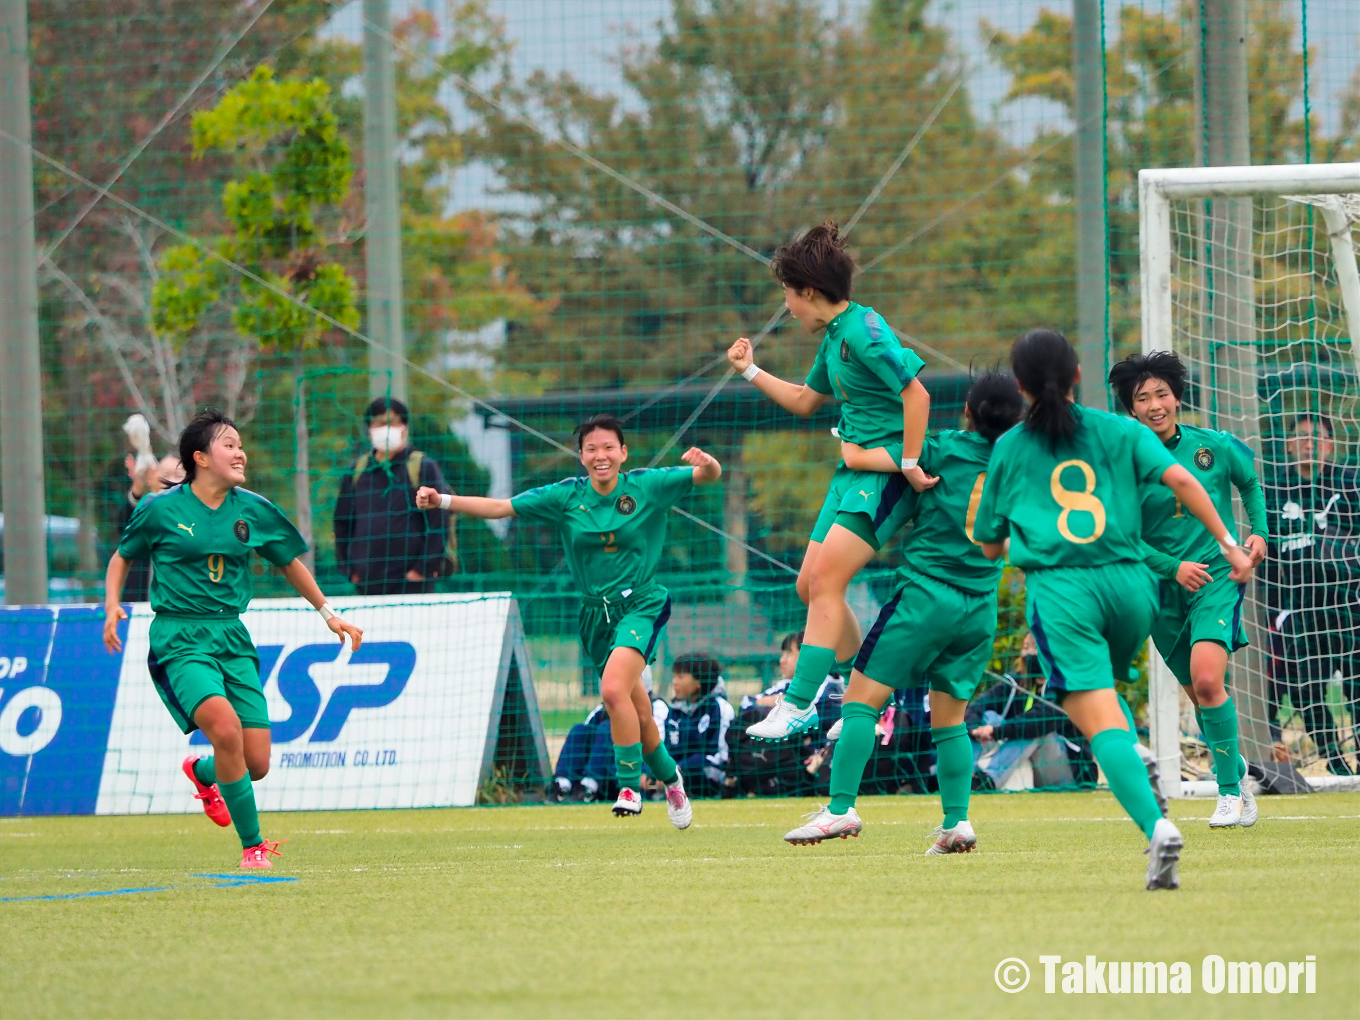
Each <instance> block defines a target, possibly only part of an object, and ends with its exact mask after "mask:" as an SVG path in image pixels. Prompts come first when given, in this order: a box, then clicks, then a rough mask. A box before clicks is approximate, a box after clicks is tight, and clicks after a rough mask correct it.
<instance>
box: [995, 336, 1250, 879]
mask: <svg viewBox="0 0 1360 1020" xmlns="http://www.w3.org/2000/svg"><path fill="white" fill-rule="evenodd" d="M1011 369H1012V371H1013V372H1014V373H1015V378H1016V381H1017V382H1018V383H1019V384H1020V389H1021V391H1022V392H1023V393H1024V395H1025V398H1026V399H1027V400H1028V401H1029V402H1030V406H1029V410H1028V412H1027V414H1026V417H1025V421H1024V422H1023V423H1022V424H1021V425H1019V426H1017V427H1016V428H1014V429H1012V430H1011V431H1010V432H1008V433H1006V435H1004V436H1002V437H1001V438H1000V439H999V440H997V443H996V449H995V450H994V451H993V452H992V459H991V465H990V467H989V469H988V473H987V482H986V484H985V485H984V486H983V490H982V501H981V504H980V505H979V507H978V513H977V519H976V521H975V523H974V531H973V534H974V537H975V538H976V539H977V540H978V541H979V542H981V543H982V544H983V551H984V552H985V553H986V554H987V555H988V556H989V557H992V558H996V559H999V558H1000V557H1001V556H1003V555H1004V554H1005V550H1006V543H1007V540H1009V546H1010V560H1011V562H1012V563H1013V564H1015V565H1016V566H1017V567H1020V568H1022V569H1023V570H1024V571H1025V578H1026V600H1025V614H1026V618H1027V621H1028V623H1029V627H1030V632H1031V633H1032V634H1033V635H1034V639H1035V642H1036V644H1037V645H1038V649H1039V661H1040V663H1041V665H1042V666H1043V670H1044V674H1045V676H1047V677H1048V689H1049V690H1051V691H1055V692H1056V693H1057V695H1058V697H1059V699H1060V700H1061V703H1062V707H1063V710H1064V711H1066V712H1067V714H1068V716H1069V717H1070V718H1071V719H1072V721H1073V722H1074V723H1075V724H1076V726H1077V728H1078V729H1080V730H1081V731H1082V733H1083V734H1085V736H1086V737H1087V739H1089V740H1090V742H1091V750H1092V751H1093V752H1094V754H1095V757H1096V761H1097V762H1098V763H1099V765H1100V767H1101V770H1102V771H1103V772H1104V773H1105V777H1106V779H1107V780H1108V782H1109V784H1110V791H1111V792H1112V793H1113V794H1114V795H1115V797H1116V799H1118V801H1119V803H1120V804H1121V805H1122V806H1123V808H1124V810H1125V811H1127V812H1128V813H1129V816H1130V817H1131V818H1132V819H1133V820H1134V822H1135V823H1136V824H1137V825H1138V827H1139V828H1140V829H1142V830H1143V833H1144V835H1146V836H1147V837H1148V839H1149V846H1148V853H1149V857H1150V860H1149V863H1148V870H1147V882H1146V885H1147V888H1148V889H1174V888H1176V887H1177V885H1178V884H1179V880H1178V879H1177V876H1176V862H1177V860H1178V858H1179V856H1180V850H1181V845H1182V841H1181V835H1180V833H1179V832H1178V831H1177V829H1176V827H1175V826H1174V825H1173V824H1172V823H1171V822H1170V820H1168V819H1165V818H1163V817H1162V816H1161V810H1160V809H1159V807H1158V804H1157V800H1156V797H1155V795H1154V794H1153V790H1152V787H1151V784H1150V782H1149V780H1148V773H1147V768H1146V766H1145V765H1144V764H1143V762H1142V760H1141V759H1140V757H1139V755H1138V752H1137V751H1136V750H1135V747H1134V744H1135V741H1136V736H1135V735H1134V733H1133V732H1132V728H1131V725H1130V720H1129V719H1128V718H1127V716H1126V714H1125V710H1124V708H1123V706H1122V703H1121V701H1120V699H1119V697H1118V695H1117V694H1116V693H1115V689H1114V684H1115V678H1116V677H1123V676H1126V675H1127V671H1128V668H1129V665H1130V663H1131V662H1132V661H1133V657H1134V655H1135V654H1137V652H1138V649H1139V648H1141V647H1142V645H1143V643H1144V642H1145V641H1146V640H1147V637H1148V634H1149V632H1150V631H1151V629H1152V621H1153V618H1154V617H1155V616H1156V613H1157V605H1158V601H1157V579H1156V577H1155V576H1154V575H1153V573H1152V571H1151V570H1150V569H1148V567H1147V565H1146V563H1145V562H1144V557H1145V550H1146V547H1145V546H1144V544H1143V540H1142V492H1141V491H1140V487H1141V486H1144V485H1149V484H1158V483H1160V484H1162V485H1165V486H1167V487H1168V488H1170V489H1171V491H1172V492H1173V493H1174V494H1175V496H1176V498H1177V499H1179V500H1180V501H1181V504H1182V505H1183V506H1184V507H1185V509H1186V510H1188V511H1189V512H1190V513H1191V514H1193V515H1194V516H1195V517H1196V518H1197V519H1198V520H1199V522H1200V523H1201V524H1202V525H1204V527H1205V528H1207V529H1208V531H1209V533H1210V534H1211V535H1212V536H1213V537H1214V538H1216V539H1217V540H1218V542H1219V543H1220V545H1221V546H1222V547H1223V554H1224V557H1225V558H1226V559H1227V560H1228V562H1229V564H1230V565H1231V566H1232V568H1233V569H1232V576H1233V577H1234V578H1235V579H1236V580H1238V581H1239V582H1245V581H1246V580H1247V578H1249V577H1250V576H1251V567H1252V564H1251V560H1250V558H1249V557H1248V556H1247V554H1246V553H1245V552H1244V551H1243V550H1242V549H1241V548H1240V547H1239V546H1238V545H1237V541H1236V539H1235V537H1234V536H1233V535H1232V534H1231V532H1229V531H1228V528H1227V527H1226V525H1224V523H1223V520H1222V519H1221V518H1220V517H1219V515H1218V511H1217V510H1216V509H1215V508H1214V504H1213V501H1212V500H1211V499H1210V498H1209V495H1208V493H1206V492H1205V491H1204V487H1203V486H1201V485H1200V484H1199V482H1197V481H1196V480H1195V479H1194V477H1193V476H1192V475H1191V474H1190V473H1189V472H1188V471H1186V469H1185V468H1184V467H1182V466H1181V465H1180V464H1178V463H1177V462H1176V458H1175V457H1173V456H1172V455H1171V453H1170V452H1169V451H1168V450H1167V449H1166V448H1165V447H1164V446H1163V445H1162V444H1161V442H1159V441H1158V439H1157V437H1156V436H1155V435H1154V434H1153V433H1152V432H1151V431H1150V430H1149V429H1147V428H1144V427H1143V426H1142V425H1140V424H1139V423H1138V422H1136V421H1133V420H1130V419H1126V418H1119V417H1116V416H1114V415H1111V414H1106V413H1105V412H1103V411H1096V410H1092V409H1091V408H1087V407H1081V406H1079V405H1077V404H1076V403H1074V402H1073V394H1074V388H1075V386H1076V384H1077V383H1078V382H1079V381H1080V379H1081V371H1080V369H1079V368H1078V365H1077V356H1076V352H1075V351H1073V349H1072V345H1071V344H1069V343H1068V342H1067V338H1066V337H1064V336H1063V335H1062V334H1061V333H1057V332H1054V331H1053V330H1046V329H1036V330H1031V331H1030V332H1028V333H1026V334H1025V335H1024V336H1022V337H1021V338H1020V339H1019V340H1017V341H1016V343H1015V346H1014V347H1013V348H1012V350H1011Z"/></svg>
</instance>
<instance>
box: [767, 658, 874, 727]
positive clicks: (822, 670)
mask: <svg viewBox="0 0 1360 1020" xmlns="http://www.w3.org/2000/svg"><path fill="white" fill-rule="evenodd" d="M835 664H836V649H834V648H822V647H821V646H820V645H804V646H803V647H802V648H800V649H798V665H797V667H796V668H795V669H794V671H793V679H792V680H791V681H789V689H788V690H787V691H785V692H784V699H785V700H786V701H788V702H789V703H790V704H791V705H793V707H794V708H807V707H808V706H809V705H811V704H812V699H813V698H815V697H816V696H817V689H818V688H819V687H821V686H822V681H823V680H825V679H826V675H827V674H828V673H830V672H831V667H832V666H834V665H835ZM874 718H878V717H877V716H875V717H874Z"/></svg>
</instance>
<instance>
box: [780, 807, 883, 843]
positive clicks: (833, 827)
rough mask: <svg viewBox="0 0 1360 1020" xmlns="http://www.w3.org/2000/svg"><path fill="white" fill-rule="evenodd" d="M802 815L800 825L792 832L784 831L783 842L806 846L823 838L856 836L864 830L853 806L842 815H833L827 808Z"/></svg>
mask: <svg viewBox="0 0 1360 1020" xmlns="http://www.w3.org/2000/svg"><path fill="white" fill-rule="evenodd" d="M803 817H804V819H805V820H804V822H803V824H802V825H800V826H798V828H796V829H794V830H793V831H792V832H788V833H785V835H784V842H785V843H793V844H794V845H795V846H806V845H808V844H811V843H820V842H821V841H822V840H824V839H836V838H837V837H840V838H841V839H848V838H849V837H851V836H854V837H856V838H858V837H859V834H860V833H861V832H862V831H863V830H864V823H863V822H861V821H860V819H859V815H858V814H856V813H855V809H854V808H851V809H850V810H849V811H847V812H846V813H845V814H843V815H833V814H832V813H831V812H830V810H828V809H827V808H818V809H817V810H816V811H813V812H812V813H811V814H808V815H804V816H803Z"/></svg>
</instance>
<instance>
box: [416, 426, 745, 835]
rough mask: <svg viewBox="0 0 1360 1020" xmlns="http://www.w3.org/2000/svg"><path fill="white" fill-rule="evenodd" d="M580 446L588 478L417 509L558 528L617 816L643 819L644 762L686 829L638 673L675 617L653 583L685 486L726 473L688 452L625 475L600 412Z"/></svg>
mask: <svg viewBox="0 0 1360 1020" xmlns="http://www.w3.org/2000/svg"><path fill="white" fill-rule="evenodd" d="M576 446H577V450H578V452H579V454H580V458H581V464H582V466H584V467H585V468H586V470H587V471H588V472H589V474H588V476H587V477H585V478H581V477H575V478H566V479H563V480H562V481H560V482H557V483H555V484H553V485H544V486H540V487H539V488H537V489H530V490H529V491H527V492H521V493H520V494H519V495H518V496H515V497H514V498H513V499H489V498H486V497H483V496H450V495H442V496H441V494H440V493H439V492H438V491H436V490H435V489H432V488H429V487H424V488H421V489H420V490H419V491H418V492H417V493H416V505H417V506H418V507H419V508H420V509H422V510H431V509H433V508H435V507H437V506H442V507H443V508H444V509H445V510H452V511H453V512H454V513H460V514H468V515H470V516H473V517H481V518H483V519H485V520H496V519H499V518H502V517H517V518H519V519H520V520H523V521H529V522H538V523H543V524H549V525H551V526H553V527H554V528H556V529H557V531H558V533H559V535H560V536H561V539H562V544H563V546H564V547H565V549H566V554H567V565H568V566H569V567H570V568H571V575H572V578H573V579H574V580H575V581H576V584H577V587H579V588H580V589H581V614H580V620H579V625H580V634H581V644H583V645H584V646H585V649H586V653H587V654H588V655H589V656H590V658H591V661H592V662H593V663H594V664H595V669H596V670H597V671H598V672H599V675H600V695H601V698H602V700H603V701H604V703H605V707H606V708H607V709H608V710H609V729H610V734H611V736H612V737H613V741H614V765H615V774H616V776H617V778H618V783H619V799H618V800H617V801H616V802H615V804H614V814H616V815H619V816H621V817H623V816H636V815H638V814H640V813H641V812H642V797H641V792H640V791H641V776H642V765H643V763H644V762H645V763H646V765H647V767H648V769H649V770H650V771H651V774H652V776H653V778H655V779H657V780H659V781H660V782H662V783H663V784H664V785H665V787H666V812H667V814H668V815H669V816H670V819H671V821H672V823H674V825H675V827H676V828H678V829H684V828H687V827H688V826H689V824H690V821H691V819H692V817H693V813H692V809H691V807H690V803H689V798H688V796H687V795H686V794H685V786H684V779H683V777H682V776H681V775H680V771H679V769H677V768H676V765H675V761H674V760H673V759H672V758H671V756H670V754H669V752H667V750H666V745H665V744H664V743H663V742H662V740H661V734H660V732H659V731H658V730H657V726H656V722H655V720H654V719H653V718H652V703H651V698H650V696H649V695H648V693H647V688H646V686H645V685H644V683H643V680H642V671H643V670H644V669H646V668H647V665H648V663H650V662H651V661H652V659H653V658H654V657H655V654H656V648H657V642H658V641H659V640H660V638H661V634H662V631H663V630H664V628H665V626H666V621H667V620H668V619H669V618H670V614H671V600H670V595H669V594H668V593H667V592H666V589H665V588H664V587H663V586H662V585H660V584H658V583H657V580H656V569H657V565H658V564H659V563H660V562H661V552H662V550H663V549H664V548H665V544H666V521H667V519H668V516H669V512H670V509H671V507H672V506H674V505H675V504H676V503H677V502H679V501H680V499H681V498H683V497H684V496H685V495H687V494H688V493H689V491H690V489H691V487H693V486H695V485H704V484H707V483H709V482H716V481H717V480H718V478H719V477H720V476H721V475H722V467H721V465H719V464H718V462H717V461H716V460H715V459H714V458H713V457H710V456H709V455H708V454H706V453H704V451H703V450H700V449H699V448H698V447H691V448H690V449H689V450H686V451H685V453H684V454H683V455H682V456H681V458H680V459H681V460H683V461H684V462H685V464H686V465H688V466H686V467H672V468H655V469H652V468H644V469H641V470H637V471H621V470H620V468H622V466H623V463H624V461H626V460H627V459H628V447H627V446H625V445H624V442H623V425H622V424H621V423H620V422H619V420H618V419H617V418H615V417H613V416H612V415H604V414H601V415H596V416H595V417H593V418H590V419H589V420H587V421H585V422H582V423H581V424H580V425H578V426H577V427H576Z"/></svg>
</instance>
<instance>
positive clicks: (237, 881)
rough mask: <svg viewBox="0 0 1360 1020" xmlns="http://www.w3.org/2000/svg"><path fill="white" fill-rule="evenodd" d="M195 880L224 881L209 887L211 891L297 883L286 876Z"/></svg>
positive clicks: (205, 876)
mask: <svg viewBox="0 0 1360 1020" xmlns="http://www.w3.org/2000/svg"><path fill="white" fill-rule="evenodd" d="M192 877H193V878H220V879H222V880H223V881H221V882H218V883H217V884H216V885H213V886H209V887H208V888H210V889H225V888H226V887H227V886H230V885H265V884H267V883H269V882H296V881H297V879H296V878H288V877H287V876H285V875H240V874H237V875H230V874H228V875H194V876H192Z"/></svg>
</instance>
